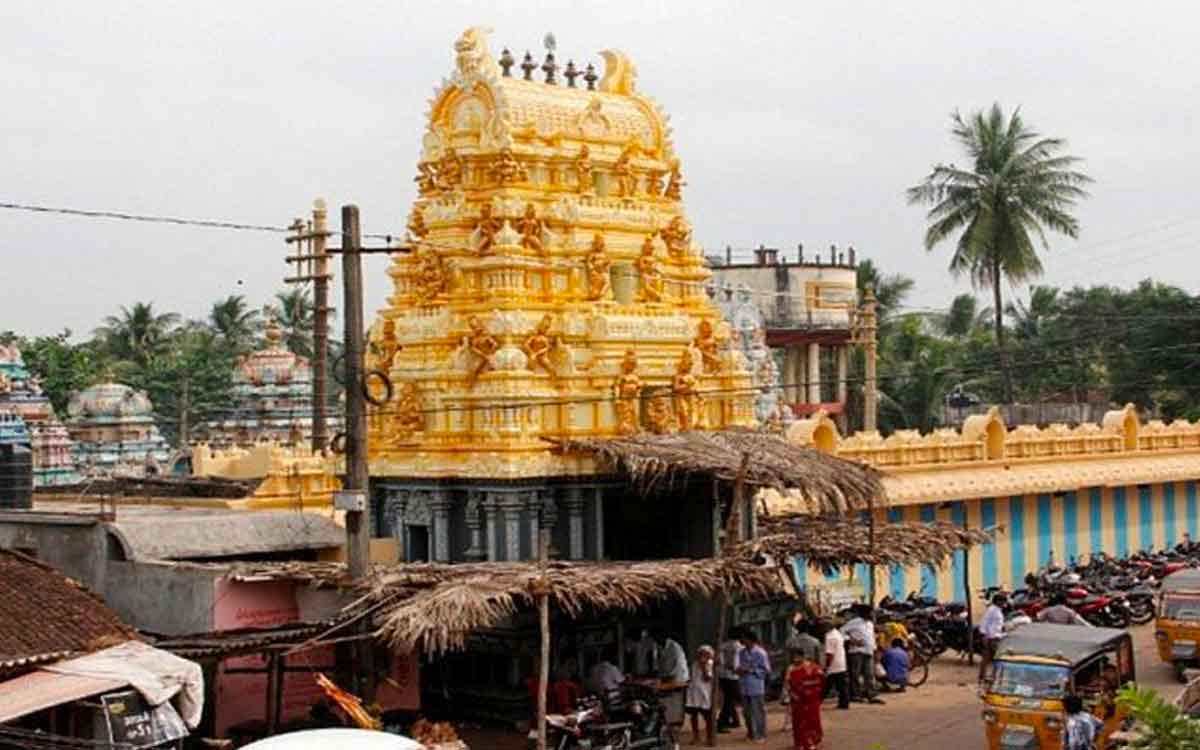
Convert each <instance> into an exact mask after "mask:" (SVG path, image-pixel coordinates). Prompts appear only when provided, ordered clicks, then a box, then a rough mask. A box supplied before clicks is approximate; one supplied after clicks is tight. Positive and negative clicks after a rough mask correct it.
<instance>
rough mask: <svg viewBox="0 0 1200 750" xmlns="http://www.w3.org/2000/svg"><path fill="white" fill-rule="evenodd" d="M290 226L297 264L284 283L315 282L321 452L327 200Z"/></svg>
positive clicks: (320, 442) (322, 441)
mask: <svg viewBox="0 0 1200 750" xmlns="http://www.w3.org/2000/svg"><path fill="white" fill-rule="evenodd" d="M291 229H292V231H293V232H294V234H292V235H291V236H290V237H288V238H287V242H288V244H292V243H296V244H297V248H296V254H295V255H292V256H288V257H287V259H286V261H287V262H288V263H295V264H296V274H295V275H294V276H291V277H289V278H285V279H284V282H285V283H287V284H289V285H292V286H299V285H301V284H307V283H309V282H312V285H313V361H312V372H313V404H312V449H313V452H314V453H319V452H320V451H322V450H324V449H325V448H326V447H327V446H328V445H329V427H328V424H329V423H328V421H327V420H326V418H325V409H326V407H327V404H328V401H329V396H328V383H329V380H328V375H327V368H326V363H327V362H328V361H329V315H330V314H331V313H332V312H333V308H331V307H329V280H330V279H331V278H333V276H332V274H330V273H329V255H328V253H327V252H326V248H325V244H326V239H327V238H328V237H329V228H328V226H327V221H326V212H325V201H324V199H322V198H318V199H316V200H315V201H313V210H312V219H311V220H309V222H308V223H307V224H305V222H304V220H303V219H296V220H295V221H294V222H293V223H292V226H291Z"/></svg>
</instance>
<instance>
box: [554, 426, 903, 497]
mask: <svg viewBox="0 0 1200 750" xmlns="http://www.w3.org/2000/svg"><path fill="white" fill-rule="evenodd" d="M559 445H560V446H561V447H562V448H563V450H567V451H587V452H591V453H595V454H596V455H597V456H599V457H600V458H601V459H603V460H605V461H607V462H608V463H610V464H611V465H612V466H613V468H614V469H615V470H617V471H620V472H622V473H625V474H628V475H629V477H630V479H631V480H632V481H633V483H634V484H635V485H637V486H639V487H640V488H641V489H642V490H643V491H645V492H649V491H651V490H653V489H654V488H656V487H659V486H663V485H665V486H668V487H669V486H670V485H672V484H673V483H676V482H685V481H687V480H688V479H691V478H696V477H700V478H703V477H708V478H712V479H715V480H718V481H721V482H726V483H732V482H734V481H735V480H736V478H737V475H738V470H739V468H740V467H741V464H742V457H743V456H744V455H747V454H748V455H749V457H750V459H749V463H748V464H747V466H746V476H745V480H746V483H747V485H748V486H749V487H750V488H752V489H766V488H770V489H775V490H779V491H780V492H786V491H789V490H791V491H793V492H798V493H800V494H801V495H802V496H804V497H805V498H806V499H807V500H808V501H809V502H810V503H812V504H814V505H816V506H817V507H819V508H820V509H821V510H823V511H826V512H845V511H847V510H853V509H858V508H865V507H867V505H868V503H869V502H871V501H872V500H874V501H875V502H876V504H880V505H881V504H883V498H884V491H883V484H882V482H881V481H880V478H881V476H882V475H881V474H880V473H879V471H877V470H876V469H874V468H871V467H870V466H867V465H865V464H859V463H854V462H852V461H846V460H844V459H840V458H836V457H834V456H830V455H827V454H824V453H821V452H819V451H815V450H812V449H810V448H802V447H800V446H798V445H793V444H791V443H789V442H788V441H786V440H784V439H783V438H782V437H779V436H777V435H772V434H769V433H764V432H755V431H751V430H720V431H715V432H703V431H691V432H676V433H670V434H666V435H652V434H642V435H631V436H629V437H620V438H589V439H574V440H563V441H561V442H560V443H559Z"/></svg>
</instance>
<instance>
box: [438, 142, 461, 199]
mask: <svg viewBox="0 0 1200 750" xmlns="http://www.w3.org/2000/svg"><path fill="white" fill-rule="evenodd" d="M462 174H463V162H462V157H461V156H459V155H458V154H457V153H455V151H454V149H452V148H450V149H446V153H445V155H443V156H442V158H441V160H440V161H439V162H438V168H437V183H438V187H440V188H441V189H443V190H453V189H454V188H456V187H458V184H459V183H460V182H462Z"/></svg>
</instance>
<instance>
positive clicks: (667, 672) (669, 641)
mask: <svg viewBox="0 0 1200 750" xmlns="http://www.w3.org/2000/svg"><path fill="white" fill-rule="evenodd" d="M652 635H653V636H654V642H655V644H657V645H658V662H657V665H656V669H655V672H656V673H657V675H658V678H659V679H660V680H662V681H663V682H668V683H686V682H687V681H688V677H689V676H690V675H689V674H688V660H687V652H685V651H684V650H683V646H680V645H679V643H678V641H676V640H675V639H674V638H671V637H669V636H668V635H667V631H666V630H665V629H663V628H655V629H654V632H653V633H652Z"/></svg>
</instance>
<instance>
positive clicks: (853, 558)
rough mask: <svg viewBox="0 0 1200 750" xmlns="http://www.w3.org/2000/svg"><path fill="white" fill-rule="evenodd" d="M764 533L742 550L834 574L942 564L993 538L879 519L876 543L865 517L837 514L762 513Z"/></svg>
mask: <svg viewBox="0 0 1200 750" xmlns="http://www.w3.org/2000/svg"><path fill="white" fill-rule="evenodd" d="M758 525H759V530H760V532H761V535H760V536H759V537H757V538H756V539H752V540H750V541H748V542H745V543H743V544H742V545H741V546H740V547H739V549H738V552H739V553H740V555H742V556H744V557H749V558H751V559H753V558H758V557H762V556H769V557H771V558H772V559H774V560H776V561H790V560H791V559H792V558H794V557H802V558H804V561H805V563H806V564H808V565H809V566H811V567H814V568H817V569H820V570H823V571H825V572H831V571H834V570H838V569H840V568H843V567H846V566H849V565H858V564H865V565H902V566H908V565H934V566H940V565H941V564H942V563H944V562H945V560H946V559H947V558H948V557H949V556H950V555H951V554H953V553H954V552H956V551H958V550H960V549H966V548H968V547H971V546H974V545H976V544H987V543H989V542H991V541H992V532H991V531H986V530H982V529H964V528H962V527H961V526H958V525H957V524H953V523H950V522H948V521H934V522H931V523H879V524H876V525H875V544H874V546H873V547H872V545H871V543H870V531H869V528H868V526H867V524H866V522H864V521H859V520H849V519H846V518H839V517H834V516H791V517H788V518H771V517H766V518H764V517H760V518H759V521H758Z"/></svg>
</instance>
